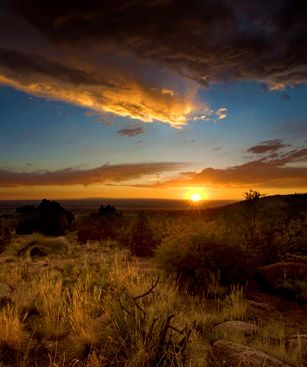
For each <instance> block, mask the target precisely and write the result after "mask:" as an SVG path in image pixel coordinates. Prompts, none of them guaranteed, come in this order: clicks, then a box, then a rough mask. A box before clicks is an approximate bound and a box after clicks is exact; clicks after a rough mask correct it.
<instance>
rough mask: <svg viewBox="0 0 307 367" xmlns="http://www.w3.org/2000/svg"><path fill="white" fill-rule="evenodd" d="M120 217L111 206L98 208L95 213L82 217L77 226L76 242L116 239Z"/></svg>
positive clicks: (120, 223) (120, 222)
mask: <svg viewBox="0 0 307 367" xmlns="http://www.w3.org/2000/svg"><path fill="white" fill-rule="evenodd" d="M122 222H123V221H122V215H121V214H120V213H119V212H118V211H117V210H116V208H114V207H113V206H112V205H107V206H103V205H101V207H100V208H99V210H98V212H97V213H91V214H90V215H87V216H85V217H83V218H82V219H81V221H80V224H79V229H78V241H79V243H81V244H83V243H86V242H87V241H99V240H104V239H116V238H117V237H118V233H119V230H120V227H121V225H122Z"/></svg>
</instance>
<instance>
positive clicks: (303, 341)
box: [287, 334, 307, 366]
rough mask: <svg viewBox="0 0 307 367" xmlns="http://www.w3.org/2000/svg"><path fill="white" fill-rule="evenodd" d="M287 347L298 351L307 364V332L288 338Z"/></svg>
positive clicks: (306, 364) (304, 363) (305, 364)
mask: <svg viewBox="0 0 307 367" xmlns="http://www.w3.org/2000/svg"><path fill="white" fill-rule="evenodd" d="M287 349H288V350H289V351H290V350H292V351H298V352H299V353H300V355H301V360H302V362H303V365H304V366H307V334H302V335H291V336H289V337H288V338H287Z"/></svg>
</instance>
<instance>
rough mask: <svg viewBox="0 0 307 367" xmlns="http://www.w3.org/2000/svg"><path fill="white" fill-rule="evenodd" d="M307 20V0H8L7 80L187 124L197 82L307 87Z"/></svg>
mask: <svg viewBox="0 0 307 367" xmlns="http://www.w3.org/2000/svg"><path fill="white" fill-rule="evenodd" d="M306 18H307V3H306V2H305V1H302V0H283V1H275V0H251V1H248V2H246V1H244V0H238V1H235V2H234V1H231V0H215V1H212V0H203V1H198V0H190V1H176V0H147V1H143V2H142V1H141V2H140V1H137V0H129V1H126V0H118V1H116V2H114V1H112V0H105V1H103V2H99V1H85V2H84V1H83V2H80V1H77V2H74V3H73V4H72V3H71V2H69V1H63V2H57V1H51V0H45V1H40V0H7V1H5V2H2V3H1V5H0V83H2V84H6V85H9V86H12V87H14V88H17V89H20V90H23V91H25V92H28V93H32V94H34V95H39V96H46V97H48V98H55V99H60V100H64V101H67V102H70V103H75V104H77V105H81V106H84V107H86V108H90V109H92V110H94V111H97V112H111V113H114V114H116V115H120V116H129V117H131V118H136V119H139V120H142V121H144V122H149V121H154V120H158V121H161V122H165V123H169V124H171V125H173V126H180V125H183V124H185V123H187V121H188V120H189V119H192V118H193V116H195V115H196V114H197V113H198V112H199V109H201V108H202V106H200V105H199V104H200V103H199V101H197V90H198V88H199V86H203V85H205V86H207V85H210V84H211V83H220V82H222V83H224V82H227V81H256V82H260V83H265V84H266V85H267V86H268V90H271V91H274V90H284V88H285V86H286V85H296V84H299V83H306V81H307V49H306V47H305V45H306V41H307V22H306ZM30 41H31V42H30ZM198 114H199V113H198ZM223 116H224V113H223V111H220V117H219V118H220V119H223V118H224V117H223Z"/></svg>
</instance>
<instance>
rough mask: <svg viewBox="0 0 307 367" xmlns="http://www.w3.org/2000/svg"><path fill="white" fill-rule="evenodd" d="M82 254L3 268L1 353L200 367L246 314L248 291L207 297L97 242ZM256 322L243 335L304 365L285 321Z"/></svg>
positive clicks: (136, 366)
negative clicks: (6, 290) (222, 326)
mask: <svg viewBox="0 0 307 367" xmlns="http://www.w3.org/2000/svg"><path fill="white" fill-rule="evenodd" d="M78 251H79V252H80V255H79V256H78V257H75V258H72V257H68V258H66V259H65V258H64V259H59V258H58V257H57V256H56V255H55V256H54V257H52V256H51V257H49V258H48V264H49V265H48V267H47V269H44V268H37V269H36V268H35V267H34V269H36V270H35V271H33V265H35V264H37V263H36V262H31V260H29V259H28V258H27V257H25V258H22V259H20V258H18V259H16V262H14V263H7V264H4V265H3V268H2V270H1V272H0V281H4V282H7V283H8V284H9V285H10V286H11V287H12V288H13V294H12V301H11V304H9V305H7V306H6V307H4V308H2V309H1V310H0V330H1V333H0V356H1V350H2V349H3V348H4V346H8V347H9V348H10V350H11V351H12V350H13V352H14V353H15V357H16V358H15V360H16V361H18V363H19V365H21V366H23V367H29V366H32V365H35V363H36V364H37V365H48V366H50V367H51V366H53V367H58V366H61V367H64V366H68V365H69V366H72V365H73V366H88V367H90V366H92V367H98V366H127V367H128V366H131V367H148V366H157V367H158V366H177V367H179V366H182V367H186V366H189V367H200V366H206V365H207V363H208V362H207V357H208V355H209V354H210V348H211V347H210V344H211V343H212V342H214V341H215V340H216V337H217V336H216V335H214V334H213V333H212V329H213V327H214V326H215V325H217V324H219V323H222V322H224V321H228V320H246V319H247V302H246V301H245V299H244V289H243V288H242V287H233V288H232V289H231V292H230V293H229V294H228V295H227V297H225V298H218V297H217V298H216V299H214V300H208V299H206V298H204V297H201V296H192V295H190V294H188V293H185V292H184V291H183V290H182V289H178V286H177V283H176V281H175V280H174V279H172V278H171V277H166V275H165V274H164V273H163V272H160V271H158V270H153V269H150V271H144V270H140V269H142V267H139V266H138V263H137V262H135V261H133V260H132V259H131V257H130V256H129V254H127V252H125V251H120V250H112V249H111V250H110V251H109V252H108V253H106V252H105V249H103V250H100V249H99V244H94V245H93V246H92V247H90V245H86V246H85V247H83V249H82V250H81V249H80V248H79V249H78ZM10 276H11V278H10ZM212 287H213V288H214V289H216V288H217V286H216V284H215V285H213V286H212ZM224 291H225V290H223V292H222V293H224ZM259 326H260V330H261V331H260V332H259V333H258V334H257V335H256V336H255V338H254V339H253V340H244V338H243V339H242V338H241V339H240V340H239V341H240V342H242V343H245V344H249V345H252V346H255V347H257V348H259V349H261V350H264V351H266V352H268V353H270V354H272V355H275V356H276V357H277V358H279V359H282V360H284V361H285V362H287V363H289V364H291V365H293V366H301V364H300V363H301V362H300V360H299V351H295V352H293V353H292V354H291V355H290V354H289V353H288V354H287V350H286V346H285V333H284V329H283V327H282V325H279V326H277V325H275V324H274V325H273V324H272V325H259ZM222 337H223V336H222ZM228 338H229V340H233V341H238V340H235V338H236V336H231V335H230V336H228Z"/></svg>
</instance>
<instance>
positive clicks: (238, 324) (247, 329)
mask: <svg viewBox="0 0 307 367" xmlns="http://www.w3.org/2000/svg"><path fill="white" fill-rule="evenodd" d="M257 329H258V328H257V326H256V325H254V324H251V323H249V322H243V321H226V322H223V323H222V324H219V325H217V326H216V327H215V328H214V330H215V331H218V332H222V333H223V332H225V333H228V334H240V335H244V336H251V335H254V334H255V332H256V331H257Z"/></svg>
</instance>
